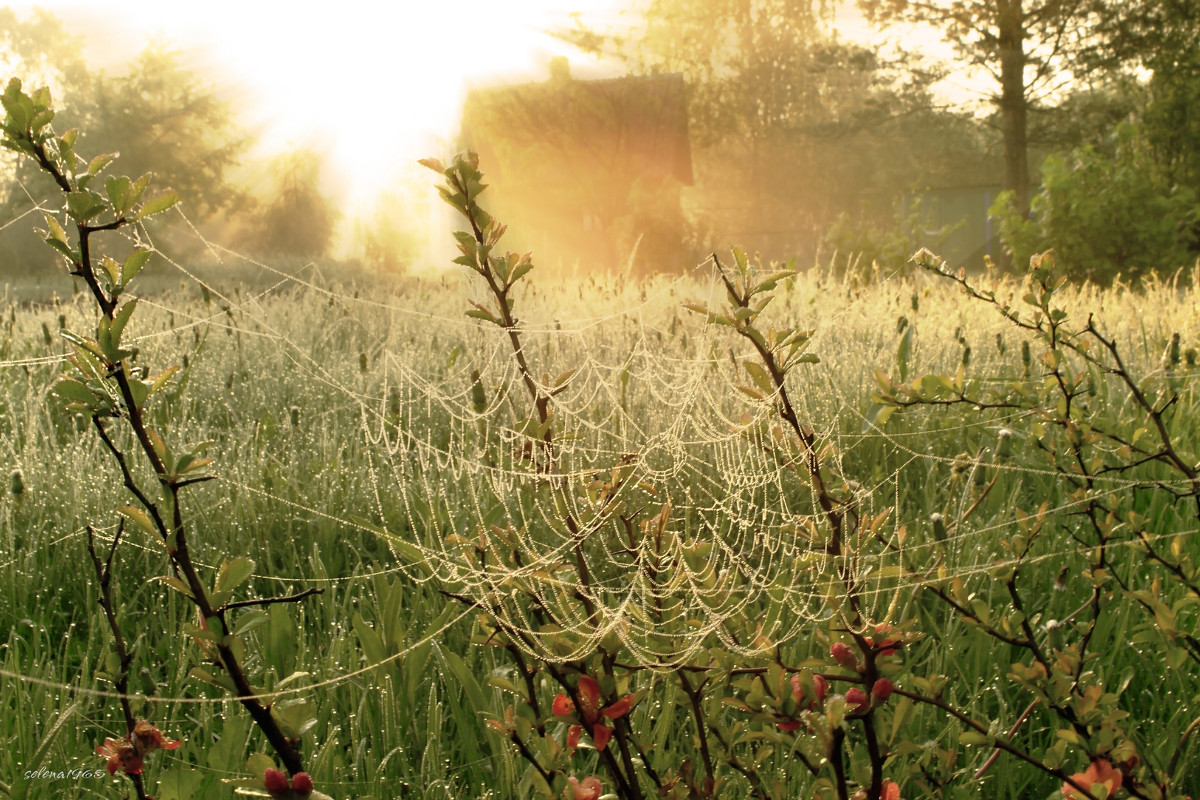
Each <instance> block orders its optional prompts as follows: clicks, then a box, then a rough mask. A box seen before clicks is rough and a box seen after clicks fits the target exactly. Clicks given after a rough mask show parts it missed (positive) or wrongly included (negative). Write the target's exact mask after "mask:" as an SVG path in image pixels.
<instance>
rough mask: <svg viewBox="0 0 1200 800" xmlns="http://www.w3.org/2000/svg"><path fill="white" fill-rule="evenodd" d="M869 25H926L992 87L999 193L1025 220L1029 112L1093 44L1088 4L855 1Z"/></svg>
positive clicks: (1086, 0) (1072, 0)
mask: <svg viewBox="0 0 1200 800" xmlns="http://www.w3.org/2000/svg"><path fill="white" fill-rule="evenodd" d="M858 5H859V7H860V8H861V9H862V10H863V11H864V13H866V14H867V16H868V18H869V19H871V20H872V21H874V22H876V23H892V22H901V23H908V24H913V25H932V26H933V27H935V28H937V29H938V31H939V32H940V33H941V34H942V36H943V38H945V39H946V40H947V41H949V42H952V43H953V44H954V46H955V48H956V49H957V51H958V54H959V57H960V59H961V60H962V62H963V63H964V64H965V65H967V66H968V67H975V68H980V69H982V70H984V71H985V72H986V73H987V74H988V75H990V76H991V77H992V79H993V80H994V81H995V83H996V84H997V88H998V91H997V93H996V94H995V95H993V96H992V98H991V99H992V102H993V103H994V104H995V106H996V108H997V111H998V116H999V127H1000V131H1001V135H1002V138H1003V142H1004V187H1005V188H1006V189H1008V190H1010V191H1011V192H1012V193H1013V197H1014V202H1015V203H1016V207H1017V210H1018V211H1019V212H1020V213H1021V214H1022V215H1026V216H1027V215H1028V213H1029V199H1030V178H1029V112H1030V110H1031V109H1032V108H1035V107H1037V106H1038V104H1039V103H1040V102H1041V101H1042V100H1043V99H1044V98H1046V97H1048V96H1051V95H1054V94H1055V93H1056V92H1058V91H1060V90H1061V89H1062V88H1063V87H1064V84H1065V82H1066V81H1069V80H1070V78H1071V77H1072V76H1073V72H1072V70H1073V69H1075V68H1077V63H1078V56H1079V55H1080V54H1081V53H1083V52H1084V51H1086V50H1087V49H1088V48H1089V47H1090V46H1091V45H1092V43H1093V41H1094V36H1093V34H1092V32H1090V31H1089V27H1088V26H1089V23H1090V22H1092V21H1094V16H1093V14H1092V13H1091V11H1092V7H1091V6H1092V3H1091V1H1090V0H858Z"/></svg>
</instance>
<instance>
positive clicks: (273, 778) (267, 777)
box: [263, 769, 288, 797]
mask: <svg viewBox="0 0 1200 800" xmlns="http://www.w3.org/2000/svg"><path fill="white" fill-rule="evenodd" d="M263 787H264V788H265V789H266V790H267V791H268V792H270V793H271V797H287V796H288V779H287V775H284V774H283V773H282V772H280V771H279V770H277V769H269V770H267V771H266V772H264V773H263Z"/></svg>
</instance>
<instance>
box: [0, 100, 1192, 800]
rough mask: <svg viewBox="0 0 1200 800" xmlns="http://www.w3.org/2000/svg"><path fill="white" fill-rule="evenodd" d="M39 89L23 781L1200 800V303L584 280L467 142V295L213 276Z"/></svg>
mask: <svg viewBox="0 0 1200 800" xmlns="http://www.w3.org/2000/svg"><path fill="white" fill-rule="evenodd" d="M3 99H4V106H5V110H6V112H7V117H6V120H5V123H4V126H3V127H4V131H3V132H4V140H3V145H4V147H5V148H7V149H10V150H13V151H16V152H17V153H20V154H23V155H25V156H28V157H31V158H32V159H34V161H35V162H36V163H37V165H38V166H39V167H40V168H41V169H42V170H43V171H44V172H46V173H47V174H48V175H49V176H50V177H51V178H52V179H53V180H54V183H55V185H57V186H58V187H59V189H60V190H61V192H62V194H63V196H64V197H63V200H64V206H63V207H62V209H61V213H60V212H56V211H47V212H46V213H44V214H43V221H44V224H45V226H46V227H45V229H44V230H43V231H41V235H42V237H43V238H44V240H45V242H46V244H47V246H48V247H50V248H51V249H52V250H53V251H54V252H56V253H57V254H58V256H59V257H61V258H62V260H63V262H64V263H65V264H66V265H67V272H68V273H69V277H66V276H64V279H63V282H64V292H65V290H66V288H67V287H66V283H67V282H68V281H69V280H73V281H75V282H74V284H73V286H72V289H73V292H72V293H71V294H70V296H69V299H67V298H68V296H67V295H66V294H65V293H64V294H52V295H51V297H50V298H49V299H48V300H46V301H41V302H38V301H33V300H30V297H31V295H30V294H29V292H28V287H17V288H16V289H15V290H13V291H12V293H11V295H7V294H6V298H5V300H6V308H5V314H4V322H3V325H4V338H3V341H2V342H0V364H2V365H3V366H4V367H5V369H6V380H5V381H3V384H2V385H3V394H2V395H0V406H2V408H3V412H4V413H3V416H2V417H0V420H2V423H0V424H2V427H0V442H3V444H4V451H5V453H6V457H7V458H8V459H10V462H11V471H10V473H9V479H8V487H7V488H8V490H7V493H5V494H4V499H3V506H2V507H0V512H2V513H3V515H4V517H3V528H2V530H0V569H3V570H4V572H5V577H6V579H7V580H5V581H4V582H3V585H2V588H0V613H2V614H3V615H4V619H5V621H6V622H8V623H9V628H8V629H9V635H8V639H7V641H6V642H4V643H3V645H2V647H3V655H2V657H0V675H2V676H3V678H4V681H3V683H2V684H0V715H3V719H4V720H5V726H4V731H5V733H4V736H5V741H4V744H5V747H4V748H2V750H0V753H2V754H0V768H2V769H3V770H4V774H5V775H6V779H4V780H2V781H0V792H3V793H5V794H7V795H8V796H10V797H13V798H18V799H19V800H23V799H24V798H29V797H41V796H46V797H68V796H76V797H97V796H98V797H131V796H132V797H136V798H138V800H152V798H157V799H158V800H172V799H173V798H178V799H179V800H182V799H183V798H193V797H201V798H210V797H211V798H216V797H223V796H231V794H237V795H242V796H255V797H271V798H275V800H328V799H329V798H332V797H335V796H336V797H357V798H385V797H410V796H411V797H429V798H434V797H448V798H460V797H505V798H508V797H513V798H516V797H522V798H524V797H540V798H557V797H563V798H566V800H600V798H602V797H603V798H610V797H612V798H620V800H643V799H644V798H648V797H652V796H653V797H660V798H668V799H669V800H696V798H701V799H703V798H716V797H722V798H741V797H753V798H756V800H783V798H789V797H797V796H806V797H814V798H821V799H822V800H826V799H827V798H828V799H829V800H832V798H836V799H837V800H902V798H903V797H915V796H922V797H939V798H967V797H980V796H986V797H1013V798H1027V797H1052V798H1061V800H1109V798H1112V797H1117V796H1122V795H1128V796H1130V797H1136V798H1142V799H1144V800H1181V799H1182V798H1185V797H1186V795H1185V792H1187V791H1188V787H1192V786H1195V785H1196V783H1197V774H1198V766H1197V759H1196V756H1195V750H1196V738H1195V737H1194V736H1193V734H1194V733H1195V732H1196V731H1197V730H1198V729H1200V717H1194V716H1193V715H1194V714H1195V708H1196V705H1197V704H1196V697H1195V670H1196V667H1197V665H1200V638H1197V636H1196V634H1195V633H1194V631H1195V622H1196V613H1197V611H1196V607H1197V605H1198V604H1200V567H1198V565H1197V559H1196V556H1197V554H1196V552H1195V551H1196V541H1197V539H1196V536H1195V534H1196V532H1197V531H1198V530H1200V528H1198V527H1197V525H1196V522H1197V520H1200V464H1198V463H1197V438H1198V435H1197V429H1196V426H1195V425H1194V419H1195V417H1196V410H1197V409H1196V392H1195V380H1194V379H1195V375H1196V369H1197V350H1196V347H1195V346H1194V345H1195V341H1196V331H1195V330H1194V327H1193V326H1194V324H1195V320H1196V319H1197V315H1196V308H1195V299H1194V293H1193V289H1192V288H1191V287H1194V286H1195V285H1196V278H1197V277H1198V276H1197V275H1196V274H1195V270H1193V271H1192V272H1191V273H1190V274H1185V273H1183V272H1180V273H1178V274H1176V275H1175V276H1173V277H1172V278H1171V279H1169V280H1164V279H1150V280H1146V281H1143V282H1142V283H1141V284H1140V285H1139V286H1138V287H1137V288H1136V290H1133V289H1129V288H1127V287H1124V286H1122V285H1120V283H1119V282H1117V284H1116V285H1115V286H1113V287H1111V288H1108V289H1103V290H1102V289H1098V288H1096V287H1093V286H1089V285H1084V286H1081V287H1071V286H1070V285H1069V284H1068V282H1067V278H1066V274H1065V272H1064V269H1063V268H1062V267H1061V266H1060V265H1059V264H1058V262H1057V261H1056V259H1055V257H1054V255H1053V253H1052V252H1047V253H1043V254H1038V255H1036V256H1034V257H1033V258H1031V259H1030V261H1029V265H1028V268H1027V270H1026V272H1025V274H1024V275H1022V276H1020V277H1015V276H1005V275H1000V274H998V273H989V274H985V275H968V274H967V273H966V272H965V271H964V270H959V271H957V272H956V271H954V270H952V269H951V268H950V267H949V266H948V265H946V264H945V263H944V262H942V261H941V260H939V259H938V258H937V257H936V256H935V255H934V254H932V253H929V252H928V251H925V250H922V251H920V252H918V253H917V254H915V255H914V257H913V259H912V261H911V262H910V263H909V264H906V265H904V266H903V267H899V268H895V269H893V270H891V271H885V270H882V269H880V268H878V267H876V266H872V267H871V268H867V269H864V268H862V267H861V265H858V264H854V263H850V264H847V265H844V266H843V268H842V269H840V270H838V269H829V268H822V267H820V266H817V267H813V268H811V269H808V270H799V269H796V268H795V266H794V265H791V264H789V265H778V264H760V263H757V262H756V260H755V259H753V258H750V257H748V256H747V255H746V254H745V253H742V252H741V251H739V250H737V249H733V251H732V252H731V253H730V255H729V256H728V257H722V256H720V255H718V254H714V255H713V256H712V257H711V258H710V259H709V260H708V261H707V262H705V264H703V265H700V266H698V267H697V268H696V269H695V270H694V271H693V272H692V273H691V274H689V275H687V276H666V275H660V276H657V277H654V278H651V279H645V280H632V279H631V278H630V277H629V276H628V275H625V276H615V275H606V276H589V277H587V278H586V279H584V280H579V279H574V280H562V279H556V278H555V277H554V275H553V273H552V272H547V273H546V274H544V273H541V272H537V273H535V263H534V262H533V261H531V258H530V256H529V255H528V254H525V255H521V254H516V253H502V249H501V247H500V240H501V238H502V237H503V234H504V232H505V228H504V226H503V225H502V224H500V223H499V222H497V221H496V220H495V219H494V218H493V217H492V216H491V215H490V214H489V213H488V212H487V211H486V210H484V208H483V207H482V206H481V205H480V203H479V198H480V196H481V195H482V193H483V191H484V189H485V185H484V183H483V176H482V175H481V173H480V171H479V169H478V159H477V158H476V157H475V156H474V155H473V154H461V155H459V156H456V157H455V158H454V160H453V161H452V162H451V163H450V164H449V165H448V166H447V165H446V164H443V163H442V162H440V161H437V160H436V159H427V160H425V161H423V162H422V164H423V165H425V166H426V167H429V168H430V169H431V170H433V171H434V172H436V173H438V175H439V176H440V180H441V181H442V183H441V185H440V186H439V191H440V193H441V195H442V197H443V199H444V200H446V201H447V202H448V203H449V204H450V205H451V206H452V207H454V208H455V209H457V210H458V212H459V213H460V214H461V216H462V218H463V229H462V230H460V231H458V232H456V233H455V234H454V238H455V241H456V243H457V247H458V249H459V251H460V255H459V256H458V257H456V258H455V259H454V263H455V264H458V265H460V266H461V267H463V268H464V269H463V271H462V272H461V273H447V274H445V275H444V276H443V277H442V278H441V279H440V280H435V281H421V280H414V279H409V280H395V282H394V283H388V282H387V281H386V280H384V279H381V278H379V277H375V278H373V279H370V280H367V279H365V278H364V276H361V275H360V276H357V279H358V283H357V284H356V283H355V282H354V281H352V280H341V281H339V280H337V279H336V277H335V278H334V279H331V278H330V277H329V276H328V274H325V273H322V272H320V271H319V270H316V269H311V270H306V271H305V272H303V273H296V274H287V273H285V272H283V271H281V270H279V269H275V268H272V267H271V266H270V265H268V264H265V263H260V262H251V261H250V260H249V259H245V260H243V259H241V258H240V257H239V256H237V254H235V253H227V254H226V256H227V257H226V263H225V265H224V266H223V267H222V268H221V269H218V270H216V271H214V270H212V269H207V270H204V271H203V272H201V271H199V270H198V269H197V268H195V267H191V266H188V265H187V264H185V263H181V262H180V261H179V260H177V259H173V258H172V257H170V256H169V255H166V254H164V253H162V252H159V251H157V250H155V249H154V248H153V247H152V246H151V245H150V244H149V242H150V241H152V239H151V238H150V236H149V230H150V229H149V228H148V227H147V225H148V223H147V220H149V219H150V218H151V217H158V218H159V220H161V219H162V218H163V216H164V215H165V214H166V213H167V212H169V211H171V210H172V209H173V208H174V207H175V206H176V204H177V203H178V202H179V200H180V197H179V195H178V194H176V193H174V192H172V191H170V190H167V191H157V190H150V188H149V187H150V178H149V177H148V176H144V177H142V178H139V179H137V180H132V179H130V178H128V177H122V176H117V175H107V176H105V175H104V173H105V170H106V169H107V167H108V166H109V165H110V164H111V163H112V162H113V160H114V159H115V155H102V156H98V157H95V158H93V159H91V160H89V161H85V160H83V159H82V158H80V157H79V156H78V155H77V154H76V153H75V150H74V147H75V141H76V137H75V133H74V132H67V133H64V134H62V135H57V134H56V133H55V132H54V131H53V129H52V128H50V127H49V124H50V122H51V120H52V119H53V118H54V114H53V111H52V110H51V108H50V98H49V93H48V92H47V91H45V90H39V91H37V92H34V93H33V95H27V94H25V93H24V92H23V91H22V88H21V84H20V82H19V81H16V80H14V81H12V82H10V84H9V86H8V88H7V89H6V91H5V93H4V98H3ZM101 182H102V183H103V193H101V192H100V191H97V190H96V189H95V188H91V187H93V186H100V185H101ZM176 213H177V212H176ZM102 248H103V249H102ZM108 248H114V249H112V250H109V249H108ZM211 250H212V248H210V251H211ZM112 253H117V254H119V255H118V257H113V255H112ZM118 258H120V260H118ZM156 258H157V260H158V262H159V264H158V275H157V278H155V276H154V275H153V274H152V273H146V274H143V269H144V268H145V267H146V266H147V264H149V263H150V262H151V260H152V259H156ZM40 280H41V277H40V276H38V277H37V278H36V279H35V281H34V283H35V284H36V283H38V282H40ZM174 280H178V281H179V282H178V288H175V284H174V283H173V281H174ZM139 310H140V313H138V311H139ZM551 376H555V377H551Z"/></svg>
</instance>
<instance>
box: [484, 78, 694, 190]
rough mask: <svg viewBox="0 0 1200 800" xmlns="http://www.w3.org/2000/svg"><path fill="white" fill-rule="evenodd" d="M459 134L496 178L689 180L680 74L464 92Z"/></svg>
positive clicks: (547, 181) (545, 181)
mask: <svg viewBox="0 0 1200 800" xmlns="http://www.w3.org/2000/svg"><path fill="white" fill-rule="evenodd" d="M462 138H463V140H464V144H465V145H466V146H467V147H470V148H472V149H475V150H477V151H478V152H479V154H480V159H481V162H482V165H483V167H484V170H485V174H486V173H488V171H489V170H490V172H491V174H493V175H494V176H495V177H496V178H498V179H499V180H501V181H504V182H512V183H523V184H526V185H535V184H540V185H547V184H551V185H553V184H557V183H562V182H569V181H580V180H581V179H584V178H586V180H589V181H590V180H595V179H601V180H610V181H624V182H629V181H632V180H635V179H637V178H665V177H671V178H674V179H676V180H678V181H680V182H681V183H684V184H689V185H690V184H691V183H692V182H693V174H692V155H691V145H690V142H689V138H688V123H687V102H686V92H685V86H684V82H683V77H682V76H680V75H648V76H632V77H624V78H611V79H606V80H586V81H584V80H574V79H571V78H570V77H568V76H566V75H565V74H564V73H563V72H562V71H561V70H560V71H558V73H557V74H556V75H555V77H552V78H551V79H550V80H549V81H546V82H542V83H529V84H521V85H514V86H502V87H495V88H489V89H477V90H474V91H471V92H470V93H468V95H467V98H466V101H465V102H464V104H463V120H462Z"/></svg>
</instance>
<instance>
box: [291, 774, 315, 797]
mask: <svg viewBox="0 0 1200 800" xmlns="http://www.w3.org/2000/svg"><path fill="white" fill-rule="evenodd" d="M312 790H313V782H312V778H310V777H308V773H307V772H297V773H296V774H295V775H293V776H292V791H293V792H295V793H296V794H298V795H300V796H301V797H308V796H309V795H310V794H312Z"/></svg>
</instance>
